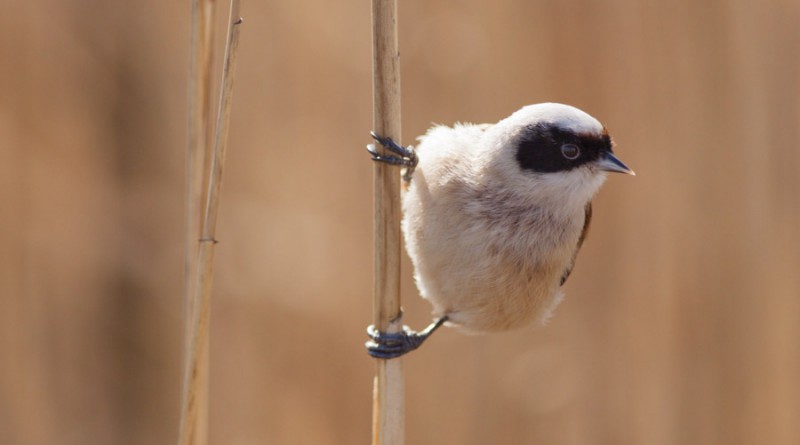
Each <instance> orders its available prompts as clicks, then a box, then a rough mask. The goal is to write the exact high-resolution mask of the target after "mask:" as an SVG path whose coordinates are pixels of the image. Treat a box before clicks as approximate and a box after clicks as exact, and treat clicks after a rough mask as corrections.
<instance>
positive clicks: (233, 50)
mask: <svg viewBox="0 0 800 445" xmlns="http://www.w3.org/2000/svg"><path fill="white" fill-rule="evenodd" d="M241 23H242V19H241V17H240V15H239V0H232V1H231V7H230V17H229V23H228V39H227V44H226V46H225V57H224V62H223V69H222V88H221V90H220V98H219V107H218V111H217V123H216V127H215V137H214V151H213V156H212V158H211V165H210V170H209V172H208V188H207V191H206V197H205V201H204V202H205V208H204V217H203V220H202V225H201V231H200V239H199V244H198V256H197V263H196V272H195V274H194V275H193V280H192V281H193V283H192V284H190V286H191V288H192V289H193V291H194V293H193V302H192V304H191V308H192V310H191V323H190V326H189V330H190V336H189V348H188V355H187V357H186V363H185V365H186V366H185V372H184V393H183V401H182V411H181V425H180V433H179V438H178V444H179V445H205V444H206V443H207V437H208V433H207V422H206V421H204V419H203V417H204V416H205V414H204V413H205V412H207V411H206V409H207V404H206V403H204V402H205V401H206V400H207V392H208V389H207V387H208V383H207V382H208V346H209V318H210V306H211V285H212V276H213V266H214V251H215V245H216V243H217V241H216V239H215V236H216V230H217V219H218V218H217V215H218V210H219V192H220V188H221V185H222V171H223V166H224V161H225V152H226V150H227V140H228V129H229V123H230V111H231V99H232V92H233V80H234V74H235V71H236V70H235V68H236V60H237V56H238V48H239V30H240V28H241V27H240V26H239V25H240V24H241Z"/></svg>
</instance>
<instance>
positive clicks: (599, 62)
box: [0, 0, 800, 445]
mask: <svg viewBox="0 0 800 445" xmlns="http://www.w3.org/2000/svg"><path fill="white" fill-rule="evenodd" d="M5 9H6V11H5V13H4V14H2V15H0V55H2V59H3V68H2V70H0V82H2V88H1V89H0V90H1V91H2V93H1V94H0V206H1V209H2V210H0V215H2V216H0V224H1V225H2V230H0V292H1V297H0V298H2V299H1V300H0V302H1V306H2V307H0V357H1V358H0V444H4V445H16V444H25V445H27V444H34V445H35V444H67V445H71V444H75V445H78V444H81V445H85V444H101V445H103V444H131V445H134V444H170V443H174V442H175V440H176V438H177V429H178V427H177V425H178V409H179V392H180V373H181V368H180V360H181V344H182V332H183V321H182V308H183V303H182V301H181V289H182V271H183V268H182V240H183V232H182V230H183V201H182V195H183V167H184V146H185V133H186V130H185V122H186V91H187V86H186V76H187V69H188V68H187V65H188V35H189V13H188V10H189V2H188V1H181V2H158V1H153V0H145V1H140V2H124V1H105V2H101V1H73V2H63V1H56V0H32V1H28V2H15V4H14V5H10V4H9V5H7V7H6V8H5ZM242 9H243V11H242V12H243V15H244V17H245V24H244V28H243V31H242V41H241V58H240V63H239V68H238V75H237V84H236V91H235V97H234V106H233V121H232V128H231V135H230V141H231V143H230V147H229V151H228V159H227V170H226V172H225V178H224V187H223V194H222V208H221V215H220V220H219V233H218V238H219V239H220V241H221V242H220V244H219V245H218V246H217V253H218V254H217V263H216V264H217V274H216V282H215V294H214V302H213V314H212V317H213V319H212V334H213V339H212V351H211V354H212V356H211V422H210V431H211V435H210V437H211V443H214V444H242V445H248V444H266V443H268V444H347V445H350V444H366V443H368V442H369V438H370V420H371V386H372V376H373V372H374V366H373V363H372V361H371V359H369V358H368V357H367V355H366V353H365V352H364V350H363V342H364V340H365V339H366V336H365V332H364V329H365V327H366V325H367V324H369V323H370V317H371V313H372V312H371V289H372V285H371V270H372V266H371V261H372V234H371V228H372V222H371V215H372V214H371V211H372V209H371V206H372V198H371V193H372V192H371V186H372V176H371V175H372V166H371V164H370V162H369V160H368V157H367V155H366V153H365V151H364V148H363V147H364V144H366V143H367V142H369V140H368V131H369V130H370V127H371V66H370V62H371V49H370V32H371V27H370V26H371V25H370V11H369V2H367V1H357V2H356V1H348V2H322V1H317V2H312V1H282V2H278V1H271V2H257V1H244V2H243V6H242ZM219 12H220V16H221V18H222V19H224V16H225V15H226V14H227V4H224V3H222V2H221V3H220V5H219ZM222 26H223V23H222V21H221V22H220V28H219V34H218V36H219V37H221V35H222V33H223V27H222ZM221 45H222V42H221V39H220V52H218V55H219V54H220V53H221ZM400 48H401V53H402V73H403V77H402V78H403V85H402V92H403V135H404V138H403V140H404V142H406V143H410V142H411V141H412V140H413V138H414V137H416V136H417V135H419V134H422V133H423V132H424V131H425V130H426V129H427V127H428V126H429V125H430V124H431V122H436V123H445V124H452V123H453V122H455V121H467V122H470V121H471V122H494V121H497V120H498V119H500V118H503V117H505V116H506V115H508V114H510V113H511V112H513V111H514V110H516V109H517V108H519V107H521V106H522V105H524V104H529V103H536V102H542V101H557V102H565V103H570V104H573V105H576V106H578V107H580V108H583V109H584V110H586V111H588V112H589V113H591V114H593V115H595V116H597V117H598V118H599V119H601V120H602V121H603V122H604V123H605V124H606V125H607V126H608V128H609V129H610V130H611V132H612V135H613V136H614V138H615V140H616V142H617V153H619V155H620V157H621V158H622V159H623V160H625V162H626V163H628V164H629V165H630V166H631V167H633V168H634V169H635V170H636V172H637V173H638V176H637V177H635V178H631V177H622V176H612V177H611V178H610V179H609V181H608V183H607V185H606V186H605V187H604V189H603V190H602V191H601V193H600V195H599V196H598V198H597V199H596V201H595V219H594V221H593V229H592V233H591V236H590V238H589V240H588V242H587V243H586V245H585V246H584V248H583V251H582V253H581V255H580V257H579V260H578V264H577V267H576V269H575V271H574V273H573V275H572V278H571V279H570V281H569V283H568V284H567V285H566V291H567V299H566V301H565V302H564V303H563V304H562V305H561V307H560V308H559V309H558V311H557V312H556V316H555V317H554V318H553V320H552V321H551V323H550V324H549V325H548V326H547V327H545V328H535V327H531V328H528V329H523V330H520V331H517V332H513V333H509V334H500V335H492V336H483V337H476V336H465V335H462V334H460V333H458V332H456V331H453V330H450V329H445V330H444V331H443V332H441V333H439V334H437V335H436V337H434V339H433V340H432V341H431V342H430V343H428V344H426V345H425V347H424V348H422V349H421V350H419V351H418V352H415V353H414V354H412V355H411V356H409V357H408V358H407V359H406V360H405V368H406V371H407V406H408V416H407V443H408V444H474V445H479V444H481V445H483V444H510V443H519V444H609V445H616V444H655V445H658V444H682V445H683V444H798V443H800V420H799V419H800V274H798V272H799V269H800V174H799V173H798V172H799V171H800V146H799V143H800V129H799V128H800V3H798V2H797V1H787V0H774V1H764V2H756V1H725V2H723V1H716V2H695V1H689V0H680V1H676V2H662V1H653V0H646V1H631V0H627V1H623V0H616V1H606V2H599V1H592V0H568V1H555V0H534V1H530V0H513V1H511V0H509V1H499V2H486V1H478V0H460V1H454V0H449V1H412V0H403V1H401V2H400ZM410 275H411V271H410V268H409V265H408V262H405V263H404V281H403V298H404V300H403V301H404V306H405V308H406V322H407V323H409V324H411V325H412V326H417V327H421V326H423V325H425V324H427V323H428V321H429V306H428V304H427V303H426V302H424V301H422V300H420V299H419V298H417V297H416V292H415V289H414V286H413V283H412V281H411V279H410Z"/></svg>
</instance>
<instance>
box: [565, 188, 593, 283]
mask: <svg viewBox="0 0 800 445" xmlns="http://www.w3.org/2000/svg"><path fill="white" fill-rule="evenodd" d="M584 210H585V212H584V215H585V216H584V219H583V230H582V231H581V236H580V238H578V245H577V246H575V252H574V253H573V254H572V259H570V260H569V265H567V270H565V271H564V274H563V275H561V285H562V286H563V285H564V283H565V282H566V281H567V278H569V274H571V273H572V268H573V267H575V258H577V257H578V251H579V250H581V246H583V242H584V241H585V240H586V237H587V236H588V235H589V224H590V223H591V222H592V203H591V202H589V203H588V204H586V208H585V209H584Z"/></svg>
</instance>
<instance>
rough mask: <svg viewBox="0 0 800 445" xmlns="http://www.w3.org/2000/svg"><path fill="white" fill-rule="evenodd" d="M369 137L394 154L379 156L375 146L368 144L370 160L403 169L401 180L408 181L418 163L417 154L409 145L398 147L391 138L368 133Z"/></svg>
mask: <svg viewBox="0 0 800 445" xmlns="http://www.w3.org/2000/svg"><path fill="white" fill-rule="evenodd" d="M370 136H372V138H373V139H375V140H376V141H377V142H378V143H379V144H381V145H382V146H383V147H384V148H385V149H387V150H389V151H390V152H392V153H394V155H391V154H390V155H383V154H380V153H378V151H377V150H376V149H375V144H369V145H367V151H368V152H369V153H370V154H371V155H372V160H373V161H378V162H385V163H387V164H389V165H399V166H402V167H405V168H406V171H405V173H404V174H403V179H404V180H405V181H406V182H408V181H410V180H411V175H413V174H414V168H415V167H416V166H417V163H418V162H419V158H417V154H416V153H415V152H414V148H413V147H412V146H410V145H409V146H408V147H403V146H402V145H399V144H398V143H396V142H395V141H393V140H392V139H391V138H385V137H382V136H378V135H377V134H375V133H374V132H370ZM395 155H397V156H395Z"/></svg>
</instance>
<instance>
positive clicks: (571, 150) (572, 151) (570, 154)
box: [561, 144, 581, 160]
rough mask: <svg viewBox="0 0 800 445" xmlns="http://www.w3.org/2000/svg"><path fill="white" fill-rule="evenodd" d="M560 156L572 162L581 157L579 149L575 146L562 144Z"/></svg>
mask: <svg viewBox="0 0 800 445" xmlns="http://www.w3.org/2000/svg"><path fill="white" fill-rule="evenodd" d="M561 154H562V155H564V157H565V158H567V159H570V160H573V159H577V158H578V156H580V155H581V149H580V148H578V146H577V145H575V144H564V145H562V146H561Z"/></svg>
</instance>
